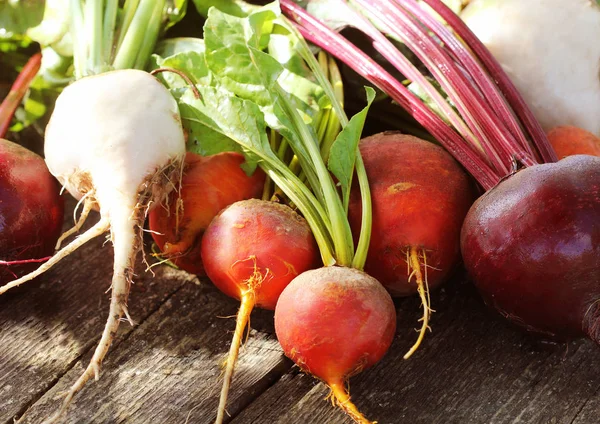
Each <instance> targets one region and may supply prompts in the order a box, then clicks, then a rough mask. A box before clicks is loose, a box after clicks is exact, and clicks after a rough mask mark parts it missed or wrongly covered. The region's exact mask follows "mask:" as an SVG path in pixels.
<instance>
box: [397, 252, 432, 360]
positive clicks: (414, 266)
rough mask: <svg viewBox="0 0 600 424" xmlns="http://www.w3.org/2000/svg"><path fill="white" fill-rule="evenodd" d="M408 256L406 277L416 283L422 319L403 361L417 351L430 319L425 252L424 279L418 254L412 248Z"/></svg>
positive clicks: (424, 256)
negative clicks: (421, 308)
mask: <svg viewBox="0 0 600 424" xmlns="http://www.w3.org/2000/svg"><path fill="white" fill-rule="evenodd" d="M407 256H408V258H407V259H408V260H407V262H408V268H409V270H410V271H411V272H410V274H409V276H408V281H410V280H411V279H412V277H413V276H414V277H415V279H416V282H417V290H418V292H419V296H420V297H421V306H422V307H423V317H422V318H421V319H420V321H421V323H422V324H421V329H420V331H419V337H418V338H417V341H416V342H415V344H414V345H413V346H412V347H411V348H410V349H409V351H408V352H406V354H405V355H404V359H408V358H410V357H411V356H412V354H413V353H415V352H416V351H417V349H418V348H419V346H420V345H421V342H422V341H423V339H424V338H425V333H426V332H427V329H429V319H430V318H431V312H432V309H431V299H430V297H429V288H428V286H427V257H426V255H425V251H423V255H422V256H423V260H424V266H423V268H424V269H425V278H423V273H421V262H420V260H419V252H418V250H417V248H416V247H414V246H412V247H411V248H410V251H409V252H407Z"/></svg>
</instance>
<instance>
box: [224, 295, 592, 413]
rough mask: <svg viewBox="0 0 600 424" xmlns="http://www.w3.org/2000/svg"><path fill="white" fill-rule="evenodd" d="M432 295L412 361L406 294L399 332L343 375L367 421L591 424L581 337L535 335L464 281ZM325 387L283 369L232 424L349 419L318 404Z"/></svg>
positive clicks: (585, 346)
mask: <svg viewBox="0 0 600 424" xmlns="http://www.w3.org/2000/svg"><path fill="white" fill-rule="evenodd" d="M433 301H434V308H436V309H437V312H436V313H435V314H434V321H433V323H432V326H433V333H431V334H429V335H428V337H427V339H426V341H425V344H424V345H423V346H422V347H421V349H420V350H419V351H418V353H417V354H416V355H415V356H414V357H413V358H412V359H410V360H408V361H404V360H403V359H402V355H403V354H404V352H405V351H406V350H407V349H408V347H409V346H410V344H411V342H412V338H414V334H412V333H411V331H410V326H411V320H413V319H415V317H416V316H417V312H418V305H417V303H416V301H413V300H412V299H411V300H409V301H406V302H404V303H402V304H401V307H400V309H399V311H401V312H402V313H401V314H400V316H399V320H398V327H399V335H398V337H397V339H396V341H395V344H394V345H393V347H392V349H391V351H390V352H389V354H388V355H387V357H386V358H385V359H384V360H383V361H382V362H381V363H379V364H378V365H376V366H375V367H374V368H373V369H371V370H368V371H366V372H365V373H363V374H361V375H359V376H356V377H355V378H353V379H352V380H351V384H350V387H351V394H352V396H353V400H354V401H355V403H356V404H357V405H358V407H359V408H360V409H361V410H362V411H363V412H364V413H365V414H366V416H367V417H369V418H371V419H376V420H378V421H379V423H440V424H442V423H456V424H459V423H460V424H464V423H469V424H487V423H498V424H500V423H502V424H504V423H544V424H546V423H565V424H567V423H568V424H570V423H572V422H575V423H577V424H597V423H598V411H599V410H598V402H597V401H596V400H595V399H596V397H595V395H596V394H597V391H598V383H599V382H600V367H599V365H600V351H599V350H598V348H597V347H596V346H594V345H593V344H592V343H591V342H588V341H578V342H573V343H571V344H569V345H565V344H550V343H544V342H541V341H538V340H536V339H534V338H533V337H532V336H530V335H528V334H524V333H522V332H521V331H520V330H517V329H515V328H513V327H510V326H508V325H506V324H505V323H504V322H502V321H501V320H500V319H498V318H497V317H496V316H494V315H492V314H491V313H490V312H488V311H487V309H486V308H485V307H484V306H483V305H482V303H481V301H480V300H479V298H478V296H477V294H476V293H475V292H474V290H473V289H472V288H471V287H470V286H469V285H465V284H453V285H450V287H448V288H447V289H445V290H443V291H442V292H440V293H437V294H436V295H435V296H434V299H433ZM413 324H414V323H413ZM327 392H328V389H327V388H326V387H325V386H324V385H323V384H320V383H319V384H316V382H315V380H314V379H312V378H310V377H308V376H305V375H302V374H299V373H298V372H297V371H293V372H291V373H289V374H287V375H285V376H284V377H283V378H282V379H281V380H280V381H278V382H277V384H275V385H273V386H272V387H271V388H269V390H267V391H266V392H265V393H264V394H263V395H262V396H261V397H259V398H258V399H257V400H256V401H255V402H254V403H253V404H252V405H250V406H249V407H248V408H247V409H246V410H244V411H243V412H242V413H241V414H240V415H239V416H238V417H236V419H235V420H233V423H234V424H246V423H257V422H268V423H302V422H305V423H307V422H310V423H315V424H319V423H327V424H342V423H343V424H347V423H349V422H350V421H349V420H348V418H347V417H345V416H344V415H343V413H341V412H339V411H337V410H334V409H333V408H332V406H331V405H330V404H329V402H326V401H324V400H323V399H324V397H325V396H326V395H327ZM588 399H590V401H589V402H588ZM586 402H587V403H586ZM582 408H583V410H582V411H581V412H580V410H581V409H582ZM573 420H575V421H573Z"/></svg>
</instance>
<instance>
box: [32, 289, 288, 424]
mask: <svg viewBox="0 0 600 424" xmlns="http://www.w3.org/2000/svg"><path fill="white" fill-rule="evenodd" d="M237 308H238V304H237V302H235V301H234V300H232V299H228V298H226V297H225V296H223V295H222V294H221V293H219V292H218V291H217V290H216V289H215V288H214V287H213V286H212V284H210V283H208V282H206V283H203V284H201V285H200V286H193V285H188V286H185V287H183V288H182V289H181V290H180V291H178V292H177V293H176V294H174V295H173V296H172V297H171V298H170V299H169V300H168V301H167V302H166V303H165V304H164V305H163V306H162V307H161V308H160V309H159V310H158V311H157V312H156V313H155V314H153V315H152V316H151V317H150V318H148V319H147V320H146V321H145V322H144V323H143V324H142V325H140V326H139V327H138V328H137V329H136V331H135V332H134V333H133V334H132V335H131V336H130V337H129V338H128V339H127V340H125V341H124V342H122V343H121V344H120V345H119V346H118V348H117V349H116V350H115V351H113V352H112V353H111V355H110V356H109V357H108V358H107V360H106V362H105V364H104V372H103V374H102V377H101V379H100V381H98V382H97V383H90V384H89V385H88V387H86V388H85V390H84V391H83V392H82V393H81V394H80V395H79V396H78V397H77V398H76V400H75V402H74V404H73V406H72V408H71V410H70V411H69V415H68V416H67V418H66V419H65V421H64V422H65V423H83V422H86V423H87V422H94V423H125V422H126V423H140V424H141V423H184V422H186V420H187V419H189V422H190V423H210V422H213V421H214V415H215V412H216V407H217V404H218V396H219V392H220V387H221V379H220V363H221V361H222V360H223V358H224V356H225V354H226V353H227V351H228V349H229V343H230V337H231V332H232V331H233V328H234V325H235V323H234V319H233V318H228V319H224V318H222V317H223V316H231V315H233V314H235V312H236V311H237ZM272 320H273V315H272V312H267V311H256V312H255V313H254V314H253V316H252V325H253V327H254V328H257V329H259V330H261V331H257V330H253V331H252V333H251V334H250V338H249V340H248V342H247V344H246V345H245V347H244V348H243V349H242V352H241V356H240V360H239V362H238V364H237V368H236V374H235V375H234V381H233V385H232V388H231V396H230V402H229V408H228V410H229V412H230V413H231V414H232V415H235V414H237V413H238V411H239V410H241V409H243V408H244V407H246V406H247V405H248V404H249V403H250V402H251V401H252V400H253V399H254V398H255V397H257V396H258V395H259V394H260V393H262V392H263V391H264V390H266V388H267V387H269V386H270V385H271V384H273V383H274V382H275V381H276V380H278V379H279V378H280V376H281V375H282V374H284V373H285V372H287V371H288V370H289V368H290V367H291V363H290V362H289V361H288V360H286V359H285V358H284V357H283V354H282V352H281V350H280V348H279V345H278V343H277V341H276V340H275V339H274V337H273V336H271V335H269V333H271V332H272V330H273V325H272ZM88 356H89V354H87V355H86V357H85V358H84V361H83V362H79V363H78V364H77V365H76V366H75V367H74V368H73V370H71V371H69V372H68V373H67V374H66V375H65V376H64V377H63V378H61V379H60V381H59V382H58V384H57V385H56V386H55V387H52V389H51V390H49V391H48V393H47V394H45V395H44V396H43V397H42V398H41V399H40V400H39V401H38V402H37V403H36V404H35V405H33V407H32V408H31V409H30V410H29V411H28V412H27V413H26V414H25V417H24V421H23V422H24V423H37V422H39V421H40V420H41V419H42V418H44V417H45V416H47V415H49V414H50V413H51V412H52V411H53V410H54V409H55V408H56V407H57V405H58V401H57V400H56V399H55V398H56V397H57V395H59V394H60V392H61V391H64V390H65V389H66V388H67V387H68V386H69V385H70V384H71V383H72V382H73V381H74V380H75V378H76V377H77V376H78V375H79V373H80V372H81V371H82V370H83V366H84V364H86V363H87V359H88V358H87V357H88Z"/></svg>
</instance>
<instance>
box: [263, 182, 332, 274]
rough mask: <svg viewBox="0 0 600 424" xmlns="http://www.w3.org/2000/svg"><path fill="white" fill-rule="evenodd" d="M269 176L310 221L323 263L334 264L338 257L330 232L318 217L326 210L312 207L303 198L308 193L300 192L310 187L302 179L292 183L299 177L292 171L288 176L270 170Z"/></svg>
mask: <svg viewBox="0 0 600 424" xmlns="http://www.w3.org/2000/svg"><path fill="white" fill-rule="evenodd" d="M269 176H270V177H271V178H272V179H273V181H274V182H275V184H277V185H278V186H279V187H281V189H282V190H283V191H284V192H285V193H286V195H287V196H288V197H289V198H290V200H291V201H292V202H293V203H294V204H295V205H297V206H298V209H300V210H301V211H302V214H303V215H304V218H305V219H306V221H307V222H308V225H309V226H310V228H311V230H312V232H313V235H314V237H315V240H316V241H317V245H318V246H319V251H320V252H321V259H322V261H323V265H325V266H331V265H334V264H335V263H336V258H335V257H334V255H333V250H332V243H331V240H330V238H329V237H327V234H328V233H327V231H326V229H325V228H324V225H323V224H324V223H323V220H322V219H319V218H316V217H324V216H326V215H322V214H324V213H325V211H324V210H321V211H319V210H318V208H315V209H313V208H310V206H311V205H310V203H308V202H306V201H305V199H303V197H305V196H306V195H307V193H302V194H303V195H302V196H301V195H299V193H301V192H302V191H303V189H306V190H308V188H307V187H306V185H304V184H302V183H301V182H300V181H297V182H296V183H295V184H292V183H291V181H293V179H297V177H296V176H295V175H294V174H291V173H290V175H287V176H286V175H284V176H280V175H278V174H277V173H276V172H269ZM291 176H293V177H291ZM290 178H291V179H290ZM308 194H310V195H312V193H310V191H309V190H308ZM319 206H320V205H319ZM309 208H310V209H309ZM311 209H312V210H311Z"/></svg>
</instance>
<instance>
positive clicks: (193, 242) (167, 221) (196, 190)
mask: <svg viewBox="0 0 600 424" xmlns="http://www.w3.org/2000/svg"><path fill="white" fill-rule="evenodd" d="M243 162H244V157H243V156H242V155H241V154H239V153H234V152H226V153H220V154H217V155H213V156H208V157H203V156H200V155H197V154H195V153H191V152H188V153H187V155H186V157H185V165H186V168H185V171H184V172H185V173H184V175H183V179H182V181H181V191H180V192H179V193H178V192H172V193H171V195H170V202H169V204H170V206H169V209H165V208H162V207H160V208H154V209H153V210H152V211H151V212H150V216H149V227H150V230H151V231H152V238H154V241H155V242H156V244H157V245H158V247H159V249H160V250H161V252H162V256H163V257H164V258H166V259H169V260H170V261H171V262H172V263H173V264H175V265H176V266H178V267H179V268H181V269H183V270H185V271H188V272H190V273H192V274H197V275H205V272H204V267H203V265H202V259H201V255H200V246H201V241H202V235H203V234H204V231H205V230H206V227H208V225H209V224H210V222H211V221H212V219H213V218H214V217H215V216H216V215H217V214H218V213H219V212H220V211H221V210H222V209H223V208H225V207H227V206H229V205H231V204H232V203H234V202H237V201H239V200H245V199H250V198H254V197H259V196H260V195H261V193H262V189H263V185H264V182H265V174H264V172H263V171H262V170H260V169H257V170H256V172H254V174H253V175H252V176H251V177H249V176H248V175H246V174H245V173H244V171H243V170H242V169H241V168H240V165H241V164H242V163H243Z"/></svg>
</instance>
